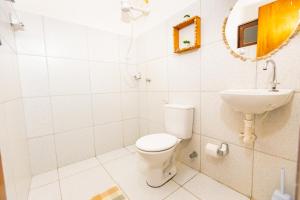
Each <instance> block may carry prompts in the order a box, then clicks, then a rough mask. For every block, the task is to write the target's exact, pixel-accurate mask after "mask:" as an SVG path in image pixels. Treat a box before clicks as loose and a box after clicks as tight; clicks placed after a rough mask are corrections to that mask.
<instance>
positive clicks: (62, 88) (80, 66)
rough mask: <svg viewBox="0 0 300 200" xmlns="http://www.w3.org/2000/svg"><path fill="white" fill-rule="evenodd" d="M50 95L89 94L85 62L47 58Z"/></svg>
mask: <svg viewBox="0 0 300 200" xmlns="http://www.w3.org/2000/svg"><path fill="white" fill-rule="evenodd" d="M48 65H49V82H50V92H51V94H52V95H67V94H86V93H89V92H90V72H89V63H88V62H87V61H80V60H70V59H56V58H48Z"/></svg>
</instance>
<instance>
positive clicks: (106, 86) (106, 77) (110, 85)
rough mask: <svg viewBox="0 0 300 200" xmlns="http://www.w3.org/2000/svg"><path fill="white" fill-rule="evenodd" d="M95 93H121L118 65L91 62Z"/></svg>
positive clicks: (92, 82) (93, 90)
mask: <svg viewBox="0 0 300 200" xmlns="http://www.w3.org/2000/svg"><path fill="white" fill-rule="evenodd" d="M90 66H91V85H92V92H93V93H103V92H120V90H121V88H120V87H121V86H120V84H121V83H120V70H119V66H118V64H117V63H108V62H91V63H90Z"/></svg>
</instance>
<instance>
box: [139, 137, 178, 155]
mask: <svg viewBox="0 0 300 200" xmlns="http://www.w3.org/2000/svg"><path fill="white" fill-rule="evenodd" d="M177 141H178V139H177V138H176V137H174V136H172V135H169V134H166V133H158V134H153V135H147V136H144V137H142V138H140V139H139V140H138V141H137V142H136V147H137V148H138V149H140V150H142V151H148V152H159V151H165V150H168V149H170V148H172V147H174V146H175V145H176V143H177Z"/></svg>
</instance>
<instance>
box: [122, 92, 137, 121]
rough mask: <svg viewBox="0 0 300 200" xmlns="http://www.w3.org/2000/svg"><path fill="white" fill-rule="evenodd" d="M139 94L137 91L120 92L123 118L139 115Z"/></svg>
mask: <svg viewBox="0 0 300 200" xmlns="http://www.w3.org/2000/svg"><path fill="white" fill-rule="evenodd" d="M138 105H139V96H138V93H137V92H127V93H122V113H123V119H132V118H137V117H138V115H139V107H138Z"/></svg>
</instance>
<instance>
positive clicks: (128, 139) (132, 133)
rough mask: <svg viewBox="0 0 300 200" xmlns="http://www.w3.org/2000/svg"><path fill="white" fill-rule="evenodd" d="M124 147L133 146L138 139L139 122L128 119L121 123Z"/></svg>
mask: <svg viewBox="0 0 300 200" xmlns="http://www.w3.org/2000/svg"><path fill="white" fill-rule="evenodd" d="M123 135H124V136H123V137H124V146H129V145H132V144H135V142H136V140H137V139H138V138H139V121H138V120H137V119H130V120H125V121H123Z"/></svg>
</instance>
